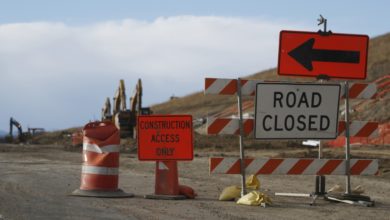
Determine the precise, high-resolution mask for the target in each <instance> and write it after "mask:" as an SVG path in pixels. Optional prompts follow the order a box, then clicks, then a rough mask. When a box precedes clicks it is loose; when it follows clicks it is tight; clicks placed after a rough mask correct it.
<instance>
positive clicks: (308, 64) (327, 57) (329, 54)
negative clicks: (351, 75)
mask: <svg viewBox="0 0 390 220" xmlns="http://www.w3.org/2000/svg"><path fill="white" fill-rule="evenodd" d="M314 42H315V40H314V38H311V39H309V40H307V41H306V42H304V43H303V44H301V45H299V46H298V47H297V48H295V49H293V50H291V51H290V52H289V53H288V55H290V56H291V57H292V58H294V59H295V60H296V61H297V62H298V63H300V64H301V65H302V66H303V67H305V68H306V69H307V70H309V71H312V70H313V65H312V62H313V61H321V62H336V63H359V62H360V52H359V51H347V50H324V49H313V45H314Z"/></svg>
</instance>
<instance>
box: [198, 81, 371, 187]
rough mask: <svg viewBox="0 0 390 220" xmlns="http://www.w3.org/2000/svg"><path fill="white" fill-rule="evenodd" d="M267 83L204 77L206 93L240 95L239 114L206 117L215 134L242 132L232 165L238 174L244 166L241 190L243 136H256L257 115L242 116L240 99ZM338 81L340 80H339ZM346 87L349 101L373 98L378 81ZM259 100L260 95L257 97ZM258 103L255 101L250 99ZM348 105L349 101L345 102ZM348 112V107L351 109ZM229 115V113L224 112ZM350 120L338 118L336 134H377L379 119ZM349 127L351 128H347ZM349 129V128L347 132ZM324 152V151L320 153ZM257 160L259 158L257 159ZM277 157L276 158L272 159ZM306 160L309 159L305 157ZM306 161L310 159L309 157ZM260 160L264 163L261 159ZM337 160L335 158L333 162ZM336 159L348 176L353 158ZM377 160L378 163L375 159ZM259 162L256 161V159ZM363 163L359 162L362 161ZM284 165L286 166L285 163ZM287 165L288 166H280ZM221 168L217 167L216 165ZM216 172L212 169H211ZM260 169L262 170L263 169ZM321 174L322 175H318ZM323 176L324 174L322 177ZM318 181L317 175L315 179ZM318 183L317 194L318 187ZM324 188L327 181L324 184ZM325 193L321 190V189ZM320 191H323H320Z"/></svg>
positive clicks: (208, 129) (346, 84) (243, 161)
mask: <svg viewBox="0 0 390 220" xmlns="http://www.w3.org/2000/svg"><path fill="white" fill-rule="evenodd" d="M260 83H261V84H264V81H261V80H244V79H218V78H206V79H205V87H204V93H205V95H237V97H238V99H237V100H238V114H239V117H230V118H227V117H221V116H222V115H223V114H218V115H215V116H216V117H215V116H214V117H209V118H208V119H207V133H208V134H213V135H224V134H230V135H239V136H240V158H241V159H238V162H237V161H236V162H237V163H236V166H237V165H238V168H237V167H236V168H232V169H233V170H235V171H237V174H239V173H240V170H241V176H242V181H241V182H242V189H243V190H242V192H241V194H243V192H244V191H245V184H244V182H245V181H244V180H245V173H246V169H242V168H241V167H242V166H244V165H245V164H246V163H247V162H248V160H246V159H243V158H244V151H243V150H242V146H241V145H242V138H243V136H254V134H253V133H254V130H255V129H254V127H255V122H254V118H243V117H242V111H243V104H242V101H241V96H255V95H256V89H257V85H258V84H260ZM337 84H338V83H337ZM343 86H344V88H343V89H342V90H341V91H343V92H341V93H340V98H344V99H345V100H346V101H348V100H349V99H350V98H353V99H374V98H375V97H376V93H377V89H378V88H377V84H376V83H350V84H349V83H345V84H343ZM256 100H257V98H256ZM251 103H253V104H255V102H251ZM346 106H348V105H346ZM249 108H250V107H248V106H246V109H249ZM348 112H349V111H348ZM225 115H226V114H225ZM346 121H347V122H343V121H339V122H338V127H337V128H338V130H337V131H338V133H337V135H338V136H339V135H345V133H347V136H348V137H374V136H376V135H378V123H377V122H360V121H353V122H350V121H349V119H348V120H346ZM347 128H349V129H347ZM346 130H348V132H346ZM319 151H321V147H319ZM319 155H321V153H319ZM294 160H298V159H292V158H290V159H286V161H287V162H286V163H287V164H289V163H291V161H294ZM256 161H257V160H256ZM272 161H274V160H272ZM304 161H306V160H304ZM314 161H317V162H314V164H316V163H322V162H318V161H324V160H322V159H321V156H319V158H318V159H314ZM306 162H307V161H306ZM257 163H261V162H258V161H257ZM301 163H304V162H300V163H298V165H299V166H302V165H301ZM334 163H336V162H332V164H334ZM337 163H340V164H344V165H341V166H340V167H341V168H339V169H342V166H344V170H345V172H344V173H342V172H341V173H340V175H347V176H349V172H347V171H348V169H347V168H346V167H347V166H348V165H350V159H349V153H348V156H347V158H346V160H345V161H341V160H339V161H338V162H337ZM374 163H377V161H376V162H374ZM255 164H256V163H255ZM359 164H360V163H359ZM282 167H284V166H282ZM265 169H267V168H265ZM280 169H285V168H280ZM217 170H218V169H217ZM212 173H213V172H212ZM260 173H261V172H260ZM313 174H314V175H323V174H322V172H315V173H313ZM317 177H319V176H317ZM321 178H322V177H321ZM316 181H317V179H316ZM322 182H323V184H325V181H324V179H323V180H322ZM317 185H318V184H317V183H316V195H317V191H318V189H317V188H318V187H319V186H318V187H317ZM321 188H324V185H323V186H322V187H321ZM321 194H322V192H321ZM318 195H320V194H318Z"/></svg>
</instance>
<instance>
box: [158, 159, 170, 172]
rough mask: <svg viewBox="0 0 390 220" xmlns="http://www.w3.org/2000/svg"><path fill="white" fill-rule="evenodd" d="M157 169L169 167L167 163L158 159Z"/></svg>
mask: <svg viewBox="0 0 390 220" xmlns="http://www.w3.org/2000/svg"><path fill="white" fill-rule="evenodd" d="M158 169H159V170H169V168H168V167H167V165H165V163H164V162H162V161H159V162H158Z"/></svg>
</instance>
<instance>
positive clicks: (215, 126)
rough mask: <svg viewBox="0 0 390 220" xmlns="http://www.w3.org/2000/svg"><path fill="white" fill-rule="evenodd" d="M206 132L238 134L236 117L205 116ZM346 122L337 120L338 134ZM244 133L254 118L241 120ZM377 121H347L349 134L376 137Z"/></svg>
mask: <svg viewBox="0 0 390 220" xmlns="http://www.w3.org/2000/svg"><path fill="white" fill-rule="evenodd" d="M206 126H207V134H214V135H223V134H232V135H238V134H239V132H240V127H239V119H238V118H231V117H230V118H214V117H209V118H207V125H206ZM345 128H346V123H345V121H339V124H338V136H343V135H345ZM243 130H244V135H246V136H249V135H253V130H254V119H253V118H245V119H244V120H243ZM378 132H379V123H378V122H373V121H352V122H350V123H349V134H350V136H351V137H370V138H373V137H376V136H378V135H379V133H378Z"/></svg>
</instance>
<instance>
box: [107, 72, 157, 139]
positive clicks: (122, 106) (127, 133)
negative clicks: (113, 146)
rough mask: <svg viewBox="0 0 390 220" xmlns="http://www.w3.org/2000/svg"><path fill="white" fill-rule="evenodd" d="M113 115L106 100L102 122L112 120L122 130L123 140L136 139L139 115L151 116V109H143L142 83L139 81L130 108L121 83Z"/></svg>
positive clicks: (120, 82)
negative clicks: (127, 105)
mask: <svg viewBox="0 0 390 220" xmlns="http://www.w3.org/2000/svg"><path fill="white" fill-rule="evenodd" d="M112 111H113V113H112V115H111V104H110V100H109V98H107V99H106V102H105V105H104V106H103V108H102V121H104V120H112V121H113V122H114V123H115V125H116V126H117V127H118V128H119V130H120V136H121V137H122V138H126V137H130V138H136V130H137V129H136V125H137V116H138V115H149V114H151V113H152V111H151V110H150V108H142V81H141V79H138V82H137V85H136V87H135V89H134V92H133V95H132V96H131V97H130V108H129V109H127V107H126V88H125V82H124V80H123V79H121V80H120V81H119V87H118V89H117V90H116V92H115V96H114V99H113V109H112Z"/></svg>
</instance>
